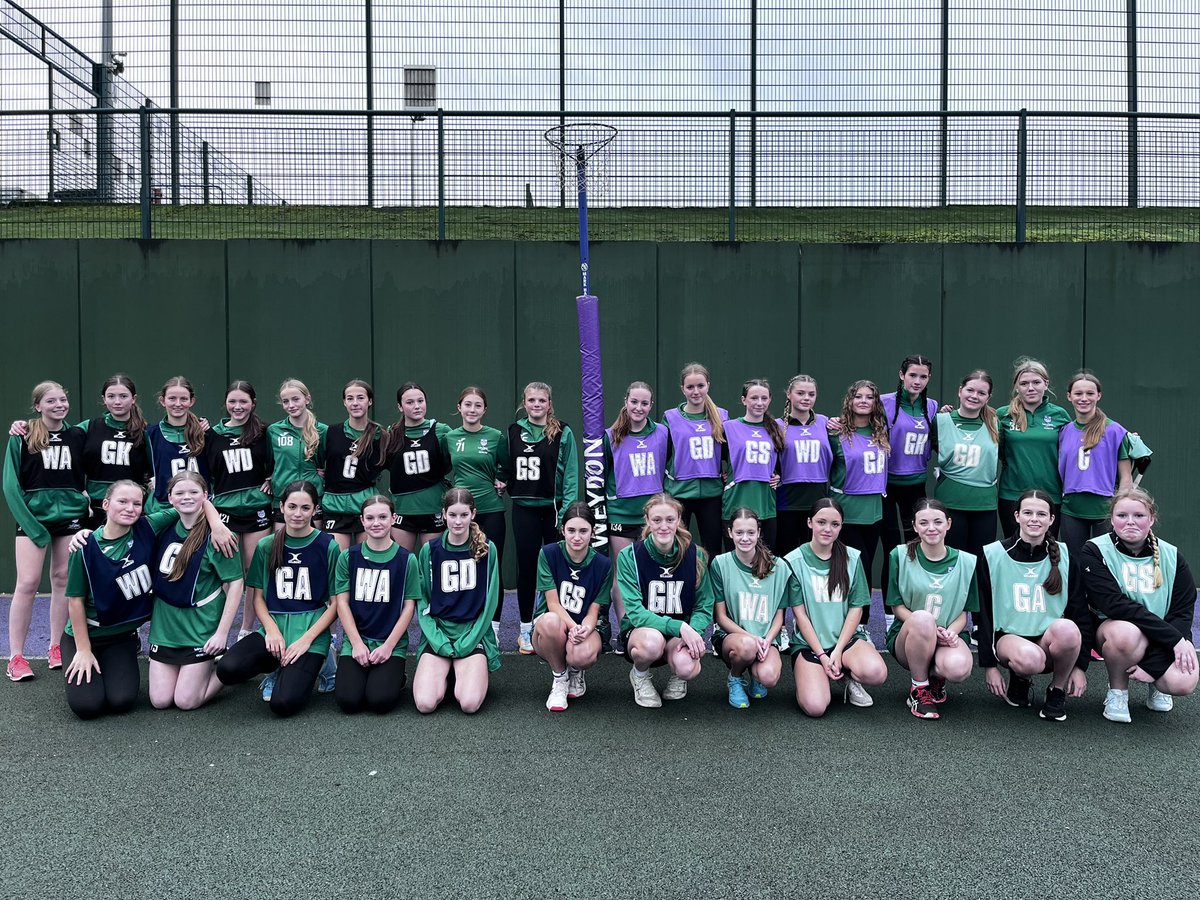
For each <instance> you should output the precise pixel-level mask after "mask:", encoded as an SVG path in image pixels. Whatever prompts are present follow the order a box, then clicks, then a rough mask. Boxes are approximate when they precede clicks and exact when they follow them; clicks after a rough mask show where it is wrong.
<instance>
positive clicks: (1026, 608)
mask: <svg viewBox="0 0 1200 900" xmlns="http://www.w3.org/2000/svg"><path fill="white" fill-rule="evenodd" d="M983 557H984V559H985V560H986V561H987V567H988V575H989V576H990V577H991V580H992V621H993V624H994V627H995V629H996V630H997V631H1003V632H1005V633H1006V634H1019V635H1021V636H1022V637H1040V636H1041V635H1043V634H1045V633H1046V629H1047V628H1049V627H1050V624H1051V623H1052V622H1053V621H1054V620H1055V619H1061V618H1062V616H1063V612H1064V611H1065V610H1066V608H1067V579H1068V573H1069V569H1070V566H1069V559H1068V557H1067V545H1066V544H1062V543H1060V544H1059V545H1058V571H1059V574H1060V575H1061V576H1062V588H1061V589H1060V590H1059V592H1058V593H1057V594H1051V593H1048V592H1047V591H1046V589H1045V588H1044V587H1042V582H1044V581H1045V580H1046V577H1047V576H1048V575H1049V574H1050V566H1051V562H1050V557H1049V555H1047V556H1046V557H1045V558H1043V559H1041V560H1039V561H1038V562H1020V561H1018V560H1015V559H1013V558H1012V557H1011V556H1009V555H1008V551H1006V550H1005V549H1004V545H1003V544H1001V543H1000V542H999V541H995V542H993V543H991V544H988V545H987V546H986V547H984V548H983Z"/></svg>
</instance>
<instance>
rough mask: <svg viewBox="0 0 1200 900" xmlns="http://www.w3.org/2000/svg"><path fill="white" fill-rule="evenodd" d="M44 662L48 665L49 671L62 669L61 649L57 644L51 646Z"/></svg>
mask: <svg viewBox="0 0 1200 900" xmlns="http://www.w3.org/2000/svg"><path fill="white" fill-rule="evenodd" d="M46 662H47V663H49V665H50V668H51V669H61V668H62V647H60V646H59V645H58V644H51V645H50V650H49V652H48V653H47V654H46Z"/></svg>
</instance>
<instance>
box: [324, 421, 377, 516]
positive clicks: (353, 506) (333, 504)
mask: <svg viewBox="0 0 1200 900" xmlns="http://www.w3.org/2000/svg"><path fill="white" fill-rule="evenodd" d="M341 428H342V431H343V432H344V433H345V435H346V437H348V438H350V439H351V440H352V441H358V440H359V439H360V438H361V437H362V436H363V434H364V433H365V429H364V430H363V431H359V430H358V429H357V428H351V427H350V423H349V422H343V423H342V424H341ZM325 434H326V436H328V434H329V432H328V431H326V432H325ZM382 437H383V430H382V429H380V428H376V429H375V440H374V441H372V442H371V449H370V450H369V451H363V452H364V453H370V455H371V462H372V463H374V462H375V461H376V459H377V458H378V456H379V441H380V440H381V439H382ZM326 461H328V458H327V460H326ZM360 461H361V458H360ZM380 471H382V469H380ZM378 493H379V488H378V486H377V485H374V484H373V485H371V486H370V487H365V488H363V489H362V490H360V491H355V492H354V493H352V494H329V493H326V494H323V495H322V496H321V509H322V511H324V512H326V513H332V514H334V515H358V514H359V513H361V512H362V505H363V504H364V503H366V502H367V498H368V497H374V496H375V495H376V494H378Z"/></svg>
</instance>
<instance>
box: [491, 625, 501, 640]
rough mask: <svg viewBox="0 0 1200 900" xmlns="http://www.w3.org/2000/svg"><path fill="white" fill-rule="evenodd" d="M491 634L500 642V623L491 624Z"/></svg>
mask: <svg viewBox="0 0 1200 900" xmlns="http://www.w3.org/2000/svg"><path fill="white" fill-rule="evenodd" d="M492 632H493V633H494V634H495V635H496V640H500V623H499V622H493V623H492Z"/></svg>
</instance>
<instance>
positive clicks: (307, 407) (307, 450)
mask: <svg viewBox="0 0 1200 900" xmlns="http://www.w3.org/2000/svg"><path fill="white" fill-rule="evenodd" d="M288 390H295V391H299V392H300V394H301V395H302V396H303V397H304V426H303V427H302V428H301V429H300V438H301V440H303V441H304V458H305V459H312V458H313V457H314V456H316V455H317V448H318V447H320V446H321V433H320V432H319V431H317V417H316V416H315V415H313V411H312V394H311V393H309V390H308V386H307V385H305V383H304V382H303V381H301V380H300V379H299V378H285V379H284V381H283V384H281V385H279V391H278V392H277V395H278V396H280V397H282V395H283V392H284V391H288Z"/></svg>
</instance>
